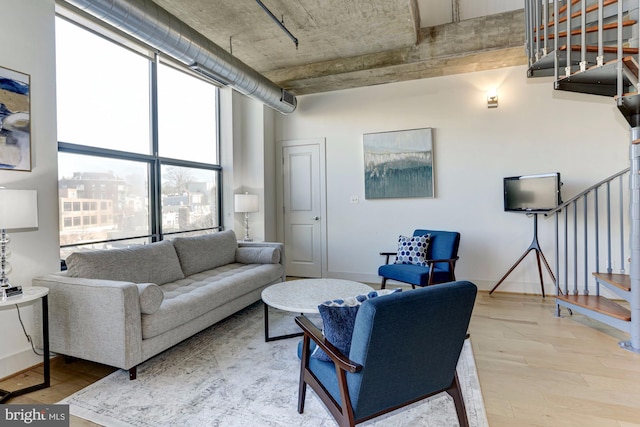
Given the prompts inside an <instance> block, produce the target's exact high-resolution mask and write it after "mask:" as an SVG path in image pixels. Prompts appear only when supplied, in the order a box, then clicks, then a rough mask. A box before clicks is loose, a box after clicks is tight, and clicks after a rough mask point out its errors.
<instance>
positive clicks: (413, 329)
mask: <svg viewBox="0 0 640 427" xmlns="http://www.w3.org/2000/svg"><path fill="white" fill-rule="evenodd" d="M476 292H477V288H476V286H475V285H474V284H473V283H470V282H466V281H458V282H452V283H446V284H442V285H440V286H431V287H426V288H421V289H416V290H412V291H407V292H399V293H394V294H390V295H386V296H382V297H378V298H373V299H370V300H367V301H366V302H364V303H363V304H362V306H361V307H360V309H359V311H358V314H357V316H356V320H355V327H354V331H353V336H352V344H351V350H350V352H349V354H348V355H342V354H341V353H340V352H339V351H338V350H337V349H335V347H333V346H332V345H331V343H329V342H328V341H326V340H325V339H324V338H323V336H322V333H321V332H320V331H319V330H318V329H317V328H316V327H315V326H314V325H313V324H312V323H311V322H310V321H309V320H308V319H307V318H306V317H304V316H299V317H297V318H296V322H297V323H298V324H299V325H300V326H301V328H302V329H303V331H304V333H305V335H304V338H303V341H302V343H301V346H300V348H299V356H301V360H302V361H301V375H300V389H299V392H300V396H299V401H298V412H300V413H302V412H303V410H304V399H305V393H306V386H307V384H308V385H310V386H311V387H312V388H313V389H314V391H315V392H316V393H317V394H318V396H320V398H321V399H322V400H323V402H324V403H325V405H326V406H327V408H328V409H329V410H330V411H331V413H332V414H333V416H334V417H335V418H336V420H337V421H338V424H339V425H341V426H347V425H350V426H351V425H354V424H357V423H359V422H362V421H365V420H367V419H370V418H373V417H375V416H378V415H381V414H383V413H386V412H389V411H392V410H395V409H397V408H400V407H402V406H405V405H407V404H409V403H412V402H414V401H417V400H420V399H423V398H426V397H429V396H432V395H434V394H437V393H440V392H443V391H446V392H447V393H449V394H450V395H451V396H452V397H453V400H454V404H455V406H456V411H457V414H458V418H459V421H460V425H461V426H466V425H468V424H467V417H466V412H465V409H464V402H463V400H462V395H461V393H460V389H459V384H458V379H457V376H456V365H457V363H458V358H459V357H460V352H461V350H462V345H463V343H464V340H465V336H466V333H467V327H468V325H469V320H470V318H471V312H472V310H473V305H474V301H475V297H476ZM311 340H313V341H314V342H316V343H317V345H319V346H320V347H321V348H322V349H323V350H325V352H326V353H327V354H329V355H330V357H331V358H332V360H333V361H334V362H323V361H320V360H318V359H315V358H312V357H310V356H309V355H310V353H311V349H312V347H313V343H312V342H311ZM347 356H348V357H347ZM337 368H339V369H338V371H339V373H338V374H337V373H336V369H337ZM329 396H330V397H329Z"/></svg>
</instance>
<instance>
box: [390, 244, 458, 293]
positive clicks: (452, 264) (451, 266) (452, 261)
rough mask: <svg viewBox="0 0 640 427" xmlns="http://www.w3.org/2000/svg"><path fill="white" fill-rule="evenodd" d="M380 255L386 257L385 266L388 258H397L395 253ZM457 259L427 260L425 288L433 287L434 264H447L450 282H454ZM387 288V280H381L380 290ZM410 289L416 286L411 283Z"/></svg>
mask: <svg viewBox="0 0 640 427" xmlns="http://www.w3.org/2000/svg"><path fill="white" fill-rule="evenodd" d="M380 255H382V256H384V257H386V258H385V261H384V263H385V265H388V264H389V257H392V256H397V255H398V253H397V252H380ZM458 259H460V257H459V256H457V257H455V258H448V259H429V260H427V264H428V265H429V281H428V282H427V286H429V285H434V284H435V283H433V268H434V266H435V265H436V264H438V263H440V262H446V263H448V264H449V269H450V270H451V281H452V282H453V281H455V280H456V272H455V268H456V262H457V261H458ZM386 286H387V278H386V277H383V278H382V283H381V284H380V287H381V289H386ZM411 288H412V289H415V288H416V285H415V284H413V283H411Z"/></svg>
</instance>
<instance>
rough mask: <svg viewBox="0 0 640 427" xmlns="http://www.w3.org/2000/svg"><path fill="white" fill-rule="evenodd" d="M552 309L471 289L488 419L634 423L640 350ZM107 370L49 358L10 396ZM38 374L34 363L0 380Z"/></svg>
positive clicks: (515, 424) (86, 379) (546, 303)
mask: <svg viewBox="0 0 640 427" xmlns="http://www.w3.org/2000/svg"><path fill="white" fill-rule="evenodd" d="M554 309H555V305H554V304H553V298H547V299H546V300H545V299H543V298H541V297H536V296H524V295H514V294H506V293H494V294H493V295H492V296H489V295H488V293H486V292H481V293H480V294H479V295H478V299H477V303H476V307H475V309H474V314H473V318H472V321H471V326H470V332H471V342H472V345H473V351H474V354H475V359H476V364H477V367H478V374H479V376H480V384H481V387H482V394H483V396H484V400H485V406H486V409H487V414H488V418H489V424H490V425H491V427H527V426H548V427H559V426H577V427H591V426H593V427H608V426H611V427H614V426H615V427H631V426H636V427H640V354H635V353H632V352H629V351H626V350H623V349H621V348H619V347H618V341H620V340H626V339H629V337H628V335H626V334H623V333H621V332H618V331H617V330H615V329H612V328H609V327H607V326H604V325H602V324H600V323H598V322H595V321H592V320H590V319H588V318H586V317H583V316H581V315H578V314H574V315H573V316H568V314H567V313H566V311H564V310H563V314H564V315H565V316H566V317H562V318H556V317H554ZM112 371H113V370H112V369H111V368H108V367H105V366H102V365H98V364H95V363H90V362H85V361H77V362H74V363H71V364H65V363H64V362H63V361H62V360H61V359H56V360H54V361H53V363H52V374H51V381H52V387H50V388H49V389H46V390H41V391H38V392H34V393H31V394H29V395H25V396H20V397H17V398H14V399H13V400H11V401H10V402H9V403H55V402H58V401H59V400H61V399H62V398H64V397H65V396H68V395H70V394H72V393H73V392H75V391H77V390H79V389H81V388H83V387H85V386H87V385H88V384H90V383H92V382H94V381H96V380H98V379H100V378H102V377H103V376H106V375H108V374H109V373H110V372H112ZM41 380H42V377H41V368H37V369H34V370H32V371H28V372H25V373H22V374H19V375H17V376H15V377H14V378H11V379H9V380H6V381H3V382H0V388H3V389H9V390H11V389H16V388H22V387H24V386H25V385H29V384H34V383H37V382H40V381H41ZM71 425H72V426H89V425H94V424H92V423H88V422H86V421H84V420H80V419H77V418H74V419H72V421H71Z"/></svg>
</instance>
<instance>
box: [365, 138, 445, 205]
mask: <svg viewBox="0 0 640 427" xmlns="http://www.w3.org/2000/svg"><path fill="white" fill-rule="evenodd" d="M363 142H364V192H365V199H387V198H401V197H402V198H405V197H434V185H433V140H432V129H431V128H423V129H411V130H400V131H392V132H380V133H367V134H364V136H363Z"/></svg>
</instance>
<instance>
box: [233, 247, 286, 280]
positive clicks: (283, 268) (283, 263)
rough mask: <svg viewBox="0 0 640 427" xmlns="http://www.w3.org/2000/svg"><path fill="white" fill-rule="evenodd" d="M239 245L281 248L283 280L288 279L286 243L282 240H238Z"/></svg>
mask: <svg viewBox="0 0 640 427" xmlns="http://www.w3.org/2000/svg"><path fill="white" fill-rule="evenodd" d="M238 247H239V248H260V247H267V248H278V249H280V264H282V281H283V282H284V281H286V280H287V271H286V270H287V268H286V267H287V262H286V259H285V257H284V244H282V243H280V242H243V241H239V242H238Z"/></svg>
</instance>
